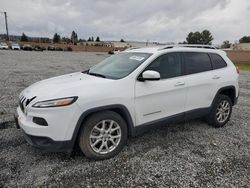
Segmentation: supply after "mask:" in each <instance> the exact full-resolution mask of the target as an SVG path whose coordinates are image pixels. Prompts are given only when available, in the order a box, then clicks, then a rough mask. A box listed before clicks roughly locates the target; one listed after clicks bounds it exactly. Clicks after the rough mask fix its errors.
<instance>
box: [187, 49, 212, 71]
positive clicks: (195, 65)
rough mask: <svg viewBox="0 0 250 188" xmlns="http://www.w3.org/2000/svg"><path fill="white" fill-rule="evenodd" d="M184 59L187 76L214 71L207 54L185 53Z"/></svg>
mask: <svg viewBox="0 0 250 188" xmlns="http://www.w3.org/2000/svg"><path fill="white" fill-rule="evenodd" d="M184 57H185V70H186V74H194V73H199V72H205V71H209V70H212V64H211V61H210V58H209V56H208V54H206V53H198V52H190V53H185V55H184Z"/></svg>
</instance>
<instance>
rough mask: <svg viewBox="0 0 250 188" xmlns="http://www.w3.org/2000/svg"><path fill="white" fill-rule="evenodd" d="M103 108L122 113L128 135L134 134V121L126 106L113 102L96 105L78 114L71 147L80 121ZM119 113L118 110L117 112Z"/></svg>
mask: <svg viewBox="0 0 250 188" xmlns="http://www.w3.org/2000/svg"><path fill="white" fill-rule="evenodd" d="M104 110H113V111H115V112H117V110H119V111H120V112H122V114H120V115H121V116H122V117H123V118H124V120H125V121H126V123H127V126H128V135H129V136H132V137H133V136H134V135H135V128H134V123H133V121H132V118H131V115H130V113H129V111H128V109H127V107H125V106H124V105H121V104H114V105H108V106H101V107H96V108H92V109H89V110H87V111H85V112H83V113H82V115H81V116H80V118H79V119H78V121H77V124H76V127H75V130H74V133H73V136H72V138H71V143H72V147H73V146H74V144H75V142H76V139H77V136H78V132H79V130H80V128H81V126H82V123H83V122H84V120H85V119H86V117H87V116H88V115H90V114H92V113H95V112H100V111H104ZM118 113H119V112H118Z"/></svg>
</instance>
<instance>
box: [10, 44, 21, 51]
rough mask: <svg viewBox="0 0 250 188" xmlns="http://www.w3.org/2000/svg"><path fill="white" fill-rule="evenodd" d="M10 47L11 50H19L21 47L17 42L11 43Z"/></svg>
mask: <svg viewBox="0 0 250 188" xmlns="http://www.w3.org/2000/svg"><path fill="white" fill-rule="evenodd" d="M10 48H11V49H12V50H21V47H20V45H19V44H18V43H11V45H10Z"/></svg>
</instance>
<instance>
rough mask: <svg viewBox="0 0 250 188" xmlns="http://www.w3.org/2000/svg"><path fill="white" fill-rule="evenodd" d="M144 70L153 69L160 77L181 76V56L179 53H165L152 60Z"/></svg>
mask: <svg viewBox="0 0 250 188" xmlns="http://www.w3.org/2000/svg"><path fill="white" fill-rule="evenodd" d="M146 70H154V71H157V72H159V73H160V75H161V78H163V79H165V78H173V77H177V76H181V57H180V54H179V53H171V54H165V55H163V56H160V57H158V58H157V59H156V60H154V61H153V62H152V63H151V64H150V65H149V66H148V67H147V68H146Z"/></svg>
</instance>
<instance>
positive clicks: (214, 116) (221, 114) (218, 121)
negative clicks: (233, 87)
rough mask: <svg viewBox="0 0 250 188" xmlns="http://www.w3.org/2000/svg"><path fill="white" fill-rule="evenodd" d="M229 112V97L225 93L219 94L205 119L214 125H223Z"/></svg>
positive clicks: (229, 114) (230, 107)
mask: <svg viewBox="0 0 250 188" xmlns="http://www.w3.org/2000/svg"><path fill="white" fill-rule="evenodd" d="M231 113H232V101H231V99H230V98H229V97H228V96H226V95H219V96H218V98H217V99H216V101H215V103H214V105H213V107H212V109H211V112H210V113H209V115H208V116H207V118H206V119H207V122H208V123H209V124H210V125H213V126H214V127H223V126H224V125H225V124H226V123H227V122H228V121H229V119H230V117H231Z"/></svg>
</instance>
